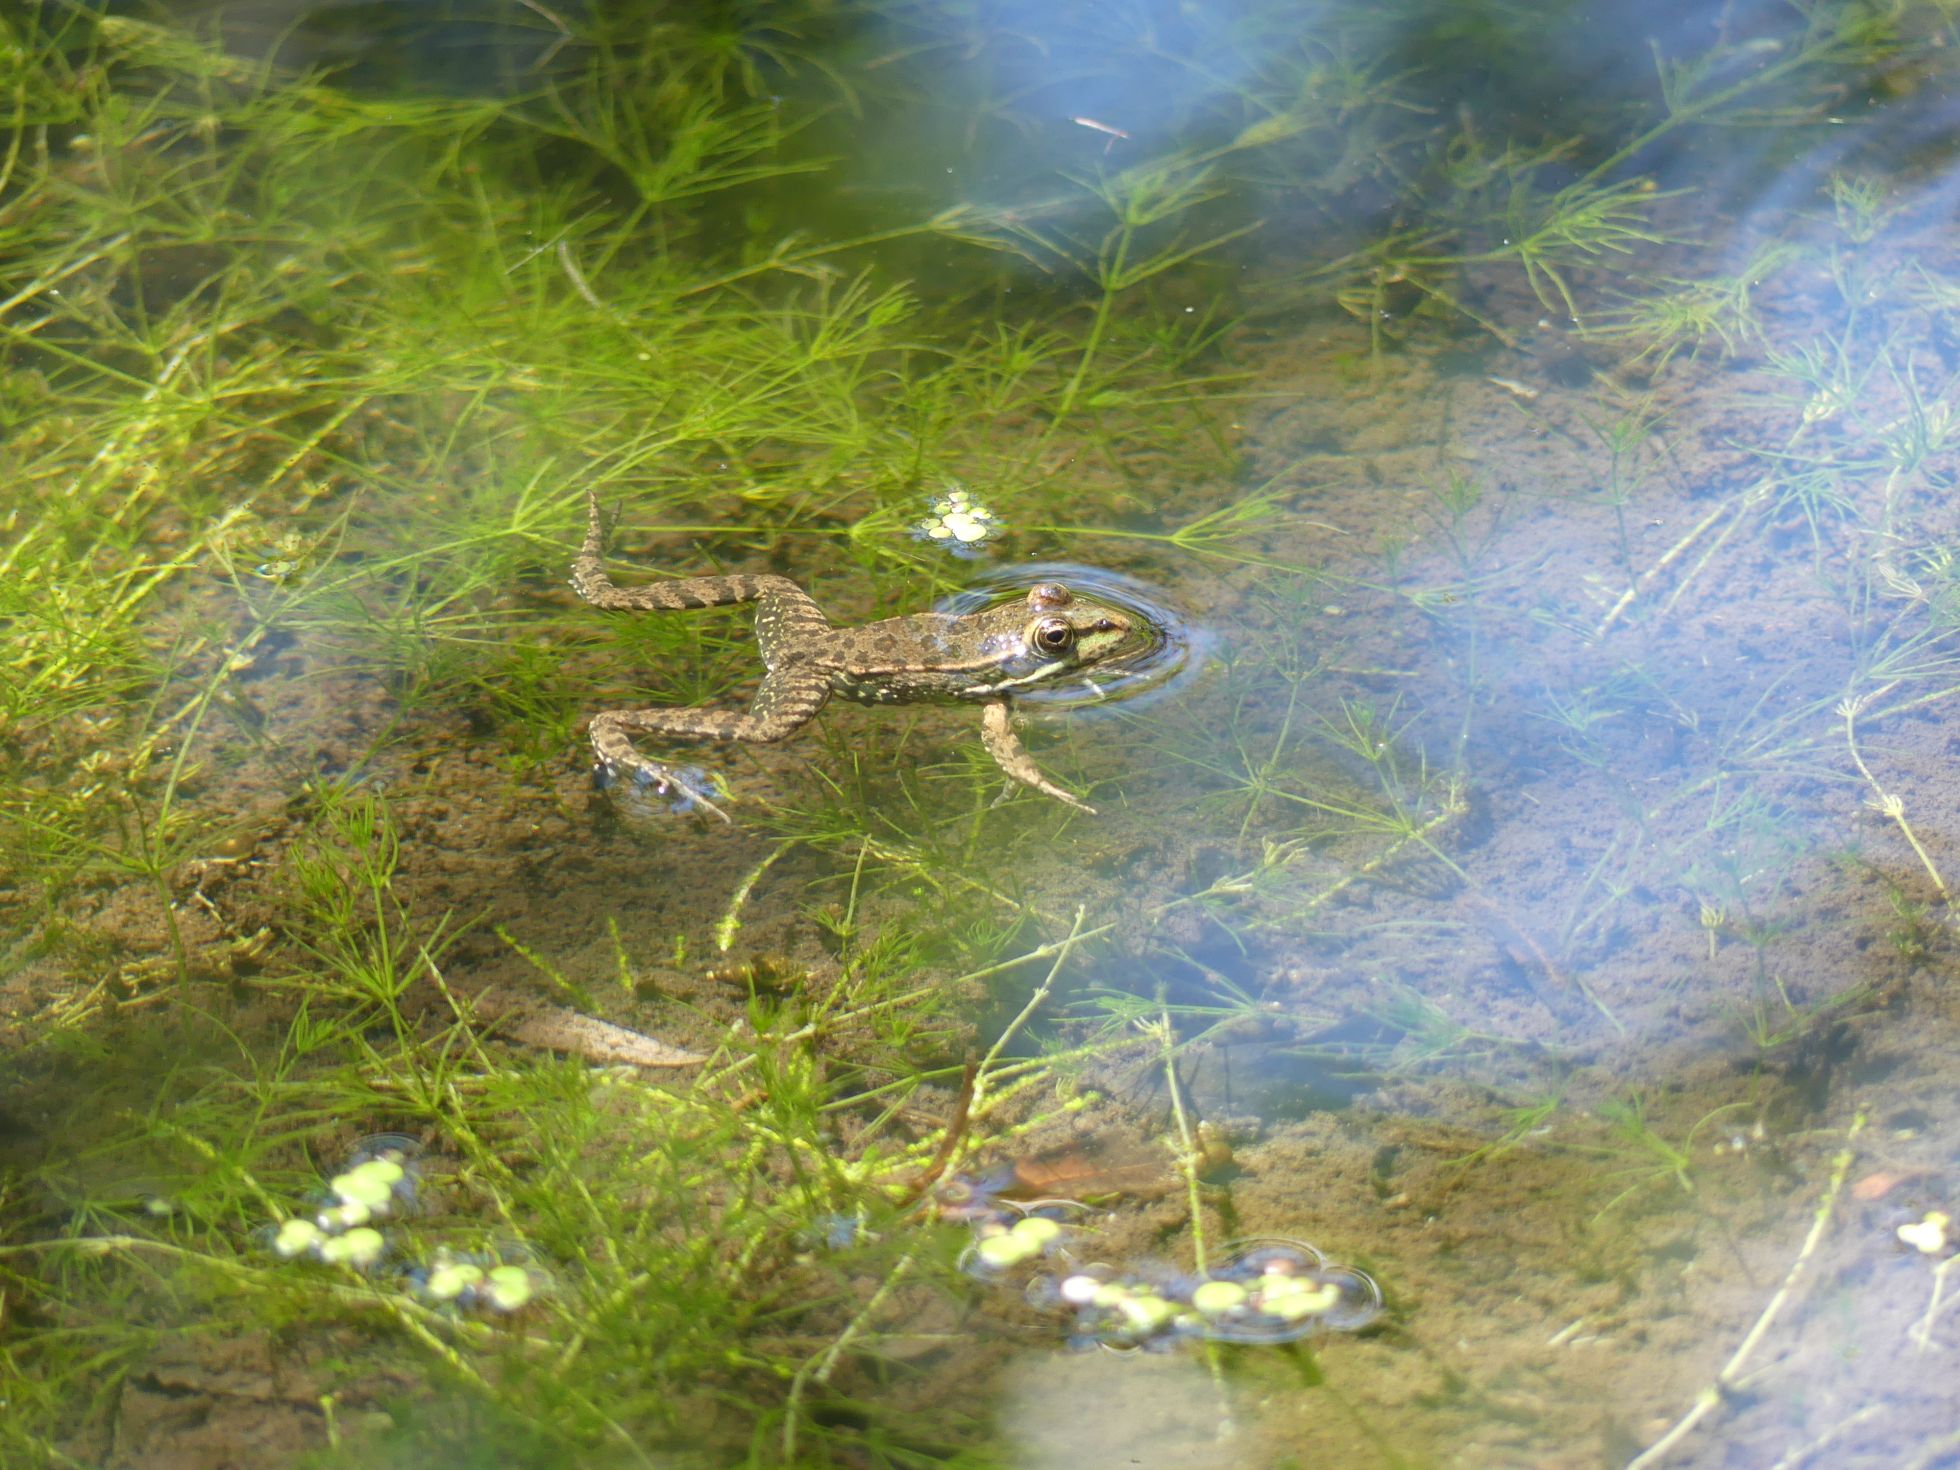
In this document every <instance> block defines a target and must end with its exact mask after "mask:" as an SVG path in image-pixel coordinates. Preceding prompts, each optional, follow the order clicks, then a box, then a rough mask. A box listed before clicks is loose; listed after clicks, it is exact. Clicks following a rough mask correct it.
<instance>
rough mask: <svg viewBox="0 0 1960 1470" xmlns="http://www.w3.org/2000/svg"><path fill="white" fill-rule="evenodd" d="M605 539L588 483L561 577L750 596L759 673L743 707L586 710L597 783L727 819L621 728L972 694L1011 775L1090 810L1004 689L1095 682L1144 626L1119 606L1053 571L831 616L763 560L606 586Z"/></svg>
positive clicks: (765, 734)
mask: <svg viewBox="0 0 1960 1470" xmlns="http://www.w3.org/2000/svg"><path fill="white" fill-rule="evenodd" d="M604 542H605V531H604V527H603V525H602V522H601V518H600V512H599V498H598V496H597V494H596V493H591V492H588V493H587V495H586V523H585V540H584V543H583V544H582V545H581V546H580V548H579V553H578V556H577V558H576V559H575V560H574V561H573V563H572V590H573V591H575V592H576V593H577V594H578V595H579V597H581V598H582V599H584V600H585V601H586V602H588V603H590V604H591V605H592V606H594V607H598V608H603V609H607V610H610V611H619V612H647V611H662V612H668V611H672V612H684V611H690V610H693V609H697V608H710V607H731V606H736V605H738V604H743V603H753V604H754V605H755V641H756V646H757V649H758V651H759V652H760V653H761V655H762V666H763V676H762V683H761V686H760V688H758V689H757V690H756V693H755V696H754V698H753V699H752V700H751V701H750V704H749V707H748V708H747V709H746V710H742V709H732V708H679V707H656V708H648V709H613V710H604V711H601V712H600V713H599V714H596V715H594V716H593V717H592V722H591V725H590V728H589V732H588V733H589V735H590V738H591V741H592V750H593V754H594V756H595V757H596V764H595V766H594V769H593V776H594V778H595V780H597V781H598V782H599V783H600V784H602V785H604V784H609V783H611V782H613V781H617V780H620V779H622V778H623V779H626V780H629V781H631V782H632V783H633V785H635V786H636V787H639V788H641V789H643V790H644V789H648V788H650V789H652V790H653V791H654V792H655V793H656V794H658V795H661V796H667V795H669V794H670V793H675V792H678V793H680V794H681V795H682V796H683V797H684V798H686V799H689V800H691V801H694V802H699V803H700V804H701V805H703V806H705V807H707V808H708V809H709V810H710V811H712V812H714V813H715V815H717V816H719V817H720V818H721V819H722V820H723V821H728V820H730V818H729V817H728V814H727V813H726V812H724V811H722V810H721V809H720V808H719V807H717V806H715V805H714V804H713V803H712V802H709V801H707V800H706V798H705V797H704V796H703V794H702V793H701V792H700V790H699V789H698V784H699V783H698V782H695V781H690V780H689V779H687V778H686V777H684V776H683V775H682V774H681V773H680V772H678V771H676V770H675V769H674V768H673V767H671V766H668V765H666V764H664V763H663V762H660V761H656V760H650V759H648V758H647V757H646V756H644V755H642V754H641V753H640V751H639V750H638V749H637V748H636V747H635V746H634V744H633V738H632V737H633V735H634V734H641V733H643V734H646V735H651V736H653V737H655V738H658V739H664V740H675V741H704V740H730V741H741V742H745V743H752V744H762V745H772V744H775V743H777V742H779V741H783V740H788V739H789V738H790V737H791V736H793V735H795V734H796V733H797V732H798V731H800V730H801V729H803V727H804V726H806V725H808V724H809V723H810V721H811V720H813V719H815V718H816V716H817V713H818V711H820V710H821V709H823V707H824V705H825V704H826V703H828V702H829V700H830V699H831V697H832V696H837V697H839V698H843V699H848V700H853V701H856V702H857V703H860V704H867V705H892V704H914V703H922V702H932V703H956V704H960V703H971V704H978V705H979V706H980V736H981V740H982V743H983V744H984V745H985V746H986V749H987V752H988V754H990V755H991V756H992V757H993V758H994V763H995V764H996V765H998V766H999V767H1000V769H1001V771H1002V772H1003V773H1004V774H1005V775H1006V776H1007V777H1008V778H1009V780H1010V781H1012V782H1017V783H1019V784H1020V785H1022V786H1025V787H1028V788H1030V789H1031V790H1034V791H1038V792H1040V793H1041V794H1042V795H1044V796H1048V797H1052V798H1053V799H1055V800H1056V801H1059V802H1062V803H1063V804H1065V805H1067V806H1070V807H1074V808H1076V809H1077V810H1079V811H1082V812H1086V813H1088V814H1089V815H1091V816H1093V815H1095V810H1096V809H1095V808H1094V807H1092V806H1090V805H1089V803H1087V802H1086V801H1083V800H1082V799H1081V798H1080V797H1078V796H1075V795H1072V794H1071V793H1069V792H1067V791H1064V790H1063V789H1062V788H1061V787H1059V786H1057V785H1055V784H1054V783H1053V782H1052V781H1050V780H1049V779H1048V778H1047V777H1046V776H1044V775H1043V774H1042V772H1041V770H1040V768H1039V767H1038V766H1036V765H1035V763H1034V759H1033V757H1031V756H1030V755H1029V754H1028V753H1027V751H1026V749H1025V748H1024V747H1023V746H1022V745H1021V742H1020V739H1019V737H1018V736H1017V735H1016V734H1015V732H1014V724H1013V706H1014V700H1015V699H1016V697H1017V696H1020V695H1023V694H1027V693H1031V692H1034V691H1038V690H1044V689H1053V688H1058V687H1061V686H1063V685H1066V684H1069V683H1081V684H1083V685H1085V686H1086V687H1087V688H1088V690H1089V691H1090V692H1091V693H1092V694H1093V693H1096V692H1098V687H1097V686H1096V684H1095V683H1094V679H1093V675H1094V674H1095V673H1096V671H1097V670H1098V669H1099V668H1102V667H1104V666H1114V665H1116V664H1118V663H1120V661H1121V659H1122V657H1123V655H1124V654H1125V652H1126V651H1131V650H1133V649H1134V647H1135V645H1136V644H1137V642H1138V640H1139V637H1140V635H1141V634H1142V632H1143V631H1144V630H1142V629H1141V628H1140V627H1139V623H1140V621H1141V620H1140V619H1139V618H1137V617H1135V616H1133V615H1132V614H1131V613H1129V612H1127V611H1125V610H1123V609H1121V608H1118V607H1115V606H1113V605H1111V604H1109V603H1107V602H1105V601H1102V600H1100V599H1097V598H1095V597H1093V596H1088V595H1081V594H1077V593H1076V592H1074V591H1072V590H1071V589H1069V588H1068V587H1066V586H1064V585H1063V584H1061V583H1059V582H1038V583H1036V584H1035V585H1034V586H1032V587H1030V588H1029V589H1028V590H1027V593H1026V594H1025V595H1024V596H1020V597H1016V598H1014V599H1012V600H1011V601H1008V602H1004V603H1000V604H998V605H995V606H991V607H983V608H980V609H978V610H976V611H971V612H958V613H955V612H925V613H912V614H909V615H907V616H903V617H895V618H884V619H881V620H879V621H877V622H872V623H862V624H858V625H855V626H848V627H839V626H837V625H835V624H833V623H832V622H831V621H830V619H829V618H828V617H827V616H826V615H825V614H824V611H823V609H822V608H820V607H819V606H818V605H817V603H816V601H815V599H814V598H812V597H811V596H810V594H809V593H808V592H806V591H804V590H803V588H802V587H800V586H798V585H797V584H796V583H795V582H793V581H791V580H790V579H789V578H787V577H781V576H775V575H772V574H768V573H754V574H749V573H739V574H735V575H730V576H710V577H681V578H676V579H673V580H671V581H664V582H650V583H645V584H642V585H639V586H633V587H621V586H618V585H616V584H615V583H614V582H613V580H612V578H611V577H610V576H609V575H607V572H606V568H605V560H604V549H605V548H604ZM1007 790H1008V791H1012V790H1013V787H1012V786H1010V787H1008V788H1007ZM1003 795H1005V793H1003Z"/></svg>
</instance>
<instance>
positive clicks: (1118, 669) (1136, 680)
mask: <svg viewBox="0 0 1960 1470" xmlns="http://www.w3.org/2000/svg"><path fill="white" fill-rule="evenodd" d="M1037 582H1059V583H1061V584H1062V585H1063V586H1064V587H1066V588H1068V589H1069V591H1071V592H1073V593H1075V594H1076V595H1077V596H1078V597H1093V598H1094V599H1096V601H1098V602H1104V603H1108V604H1109V605H1110V606H1112V607H1114V608H1117V609H1118V610H1120V611H1122V612H1126V613H1130V614H1132V615H1133V616H1134V617H1135V618H1136V619H1137V626H1138V628H1139V629H1140V630H1141V632H1140V635H1139V636H1138V638H1137V639H1136V641H1135V647H1134V649H1133V650H1125V651H1124V652H1123V653H1121V654H1119V655H1118V656H1117V657H1115V658H1113V659H1111V660H1108V661H1106V662H1104V663H1101V664H1098V665H1097V666H1096V668H1095V670H1094V671H1093V672H1092V673H1091V674H1088V675H1085V676H1084V677H1083V678H1081V679H1073V680H1068V681H1066V682H1064V683H1061V684H1057V685H1052V686H1048V687H1045V688H1036V689H1031V690H1027V691H1025V692H1017V694H1016V696H1015V698H1016V702H1017V703H1021V704H1041V705H1048V706H1051V707H1059V708H1062V709H1068V710H1088V709H1090V708H1092V707H1095V706H1110V707H1113V706H1115V705H1117V704H1119V703H1120V704H1124V705H1128V706H1130V707H1131V708H1133V709H1134V708H1135V707H1136V706H1137V704H1138V702H1139V701H1147V700H1156V699H1162V698H1164V697H1165V696H1167V695H1170V694H1172V693H1175V692H1176V691H1177V690H1179V689H1182V688H1183V687H1184V686H1185V685H1186V684H1188V683H1190V681H1191V680H1192V679H1194V678H1196V677H1197V675H1198V672H1199V671H1200V670H1201V669H1203V667H1204V665H1205V660H1206V658H1207V657H1208V656H1209V654H1210V651H1211V648H1212V646H1213V644H1214V643H1215V642H1216V641H1217V640H1216V635H1215V634H1214V633H1213V632H1212V630H1211V629H1209V628H1206V627H1203V626H1202V625H1200V624H1197V623H1194V622H1192V621H1191V619H1190V618H1189V617H1187V616H1186V615H1185V614H1184V613H1183V612H1182V611H1180V610H1179V609H1178V608H1176V607H1174V606H1173V605H1172V604H1171V603H1170V602H1169V601H1168V600H1167V599H1166V597H1165V595H1164V594H1163V592H1162V591H1161V590H1159V589H1158V588H1156V587H1154V586H1152V585H1151V584H1150V583H1148V582H1145V581H1143V580H1142V579H1140V578H1137V577H1131V576H1126V575H1124V574H1123V573H1121V572H1112V571H1107V570H1105V569H1104V568H1102V567H1090V566H1082V565H1080V564H1079V563H1076V562H1065V561H1043V562H1028V563H1024V564H1022V565H1019V566H1012V567H1002V568H1000V569H999V570H997V571H994V572H990V573H988V574H987V575H985V576H984V577H982V578H980V579H979V580H978V581H977V582H975V583H974V585H973V586H971V587H969V588H967V589H966V590H965V591H963V592H957V593H955V594H954V595H953V596H951V597H948V598H945V599H944V600H942V601H941V602H940V603H939V605H938V610H939V611H940V612H945V613H954V614H966V613H972V612H978V611H979V610H980V609H982V608H986V607H993V606H996V605H998V604H1000V603H1003V602H1011V601H1013V600H1014V599H1016V598H1019V597H1024V596H1026V595H1027V591H1028V589H1029V588H1030V587H1032V586H1034V585H1035V584H1036V583H1037Z"/></svg>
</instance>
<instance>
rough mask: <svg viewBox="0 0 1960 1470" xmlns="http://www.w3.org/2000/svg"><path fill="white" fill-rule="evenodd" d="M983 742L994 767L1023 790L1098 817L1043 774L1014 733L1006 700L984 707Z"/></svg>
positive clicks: (990, 703)
mask: <svg viewBox="0 0 1960 1470" xmlns="http://www.w3.org/2000/svg"><path fill="white" fill-rule="evenodd" d="M980 738H981V740H983V741H984V742H985V743H986V746H987V754H988V755H990V756H992V757H993V758H994V764H995V765H997V766H999V767H1000V768H1001V769H1002V770H1003V771H1005V772H1007V774H1008V775H1009V776H1011V777H1013V778H1014V779H1015V780H1016V781H1019V782H1020V783H1021V784H1022V785H1023V786H1032V787H1033V788H1034V789H1035V790H1036V791H1039V792H1040V793H1041V794H1042V795H1043V796H1052V797H1054V798H1055V800H1057V801H1060V802H1065V803H1067V804H1068V805H1069V806H1072V807H1075V808H1076V809H1077V810H1079V811H1085V812H1087V813H1088V814H1089V815H1090V816H1092V817H1093V816H1094V815H1095V814H1096V809H1095V808H1094V807H1092V806H1090V805H1089V803H1088V802H1086V801H1083V800H1081V799H1079V798H1077V797H1073V796H1070V795H1069V794H1068V793H1067V792H1066V791H1064V790H1062V788H1061V787H1059V786H1057V785H1056V784H1055V783H1054V782H1052V781H1050V780H1049V779H1048V778H1047V777H1046V776H1044V775H1042V774H1041V768H1040V767H1039V766H1037V765H1036V764H1035V763H1034V758H1033V757H1032V756H1030V755H1029V754H1028V753H1027V751H1026V749H1025V748H1023V746H1022V745H1021V740H1020V737H1019V736H1017V735H1016V734H1015V733H1014V723H1013V717H1012V714H1011V712H1010V711H1009V709H1008V705H1007V701H1006V700H1004V699H990V700H988V701H987V702H986V704H985V705H983V706H981V712H980Z"/></svg>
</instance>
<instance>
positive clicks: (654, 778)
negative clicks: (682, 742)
mask: <svg viewBox="0 0 1960 1470" xmlns="http://www.w3.org/2000/svg"><path fill="white" fill-rule="evenodd" d="M619 714H620V712H611V713H607V714H602V715H597V716H594V718H593V721H592V748H593V750H594V752H595V753H596V754H597V755H598V757H599V759H598V761H597V763H596V764H594V766H593V767H592V776H593V780H594V781H595V782H596V783H597V784H598V785H600V786H601V787H604V786H609V785H611V784H612V783H613V782H615V781H624V782H626V783H627V784H628V785H629V786H631V787H632V788H633V789H634V790H636V791H641V792H651V793H652V794H653V795H655V796H657V797H660V798H662V799H663V800H669V801H671V802H672V804H673V808H674V810H675V811H676V812H687V811H692V810H693V809H694V808H695V807H697V806H699V807H705V808H707V810H709V811H711V812H713V813H714V814H715V815H716V816H718V817H720V818H721V819H722V820H723V821H724V822H730V823H732V822H733V820H734V819H733V818H732V817H730V816H729V815H728V813H727V812H725V811H723V810H722V809H721V808H720V807H718V806H716V805H715V803H714V802H713V801H711V800H709V798H708V791H707V787H708V780H707V777H706V776H705V775H704V774H703V773H702V772H700V771H697V770H694V769H692V768H689V769H688V770H684V771H680V770H675V769H674V767H672V766H670V765H667V764H665V763H664V762H661V761H651V760H648V759H647V758H646V757H645V756H643V755H641V754H640V753H639V751H637V750H636V749H634V748H633V742H632V741H631V740H629V739H627V737H626V732H625V731H624V730H623V729H622V728H621V725H622V723H624V722H623V721H622V720H621V719H620V717H619Z"/></svg>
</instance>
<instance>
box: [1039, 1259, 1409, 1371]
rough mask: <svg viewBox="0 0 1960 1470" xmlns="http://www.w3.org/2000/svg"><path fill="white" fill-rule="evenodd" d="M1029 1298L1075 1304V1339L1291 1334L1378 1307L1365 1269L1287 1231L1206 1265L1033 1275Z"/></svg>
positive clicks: (1149, 1343) (1277, 1337) (1279, 1338)
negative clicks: (1286, 1236) (1337, 1262)
mask: <svg viewBox="0 0 1960 1470" xmlns="http://www.w3.org/2000/svg"><path fill="white" fill-rule="evenodd" d="M1028 1295H1029V1300H1030V1301H1033V1302H1034V1303H1035V1304H1036V1305H1038V1306H1050V1307H1060V1308H1064V1309H1072V1310H1073V1312H1074V1314H1075V1321H1074V1324H1073V1327H1072V1328H1071V1331H1070V1334H1069V1340H1070V1342H1071V1343H1073V1344H1076V1345H1078V1346H1085V1347H1086V1346H1090V1345H1095V1344H1102V1345H1107V1346H1113V1347H1153V1348H1163V1347H1169V1346H1171V1345H1173V1344H1174V1343H1176V1342H1177V1341H1179V1340H1180V1339H1182V1338H1189V1337H1203V1338H1209V1339H1210V1340H1211V1341H1213V1342H1241V1343H1280V1342H1294V1341H1297V1340H1298V1339H1300V1338H1302V1337H1305V1336H1307V1335H1308V1334H1310V1333H1313V1332H1355V1331H1358V1330H1359V1329H1361V1328H1363V1327H1366V1326H1367V1325H1368V1324H1369V1323H1371V1322H1373V1321H1374V1320H1375V1319H1376V1318H1377V1317H1379V1316H1380V1315H1381V1313H1382V1294H1381V1288H1380V1287H1378V1286H1376V1285H1375V1283H1374V1280H1373V1278H1371V1277H1370V1276H1369V1275H1368V1274H1367V1273H1366V1272H1364V1271H1357V1270H1355V1269H1354V1268H1353V1267H1351V1266H1334V1265H1329V1264H1328V1262H1327V1260H1326V1258H1325V1257H1323V1256H1322V1255H1321V1253H1320V1252H1319V1251H1317V1250H1315V1249H1314V1248H1313V1247H1312V1246H1310V1245H1307V1244H1305V1243H1303V1242H1300V1241H1293V1240H1262V1241H1251V1242H1246V1243H1244V1244H1243V1245H1242V1247H1241V1248H1240V1249H1239V1250H1237V1251H1236V1252H1234V1253H1233V1254H1232V1255H1231V1256H1229V1257H1227V1258H1226V1259H1225V1260H1224V1261H1223V1262H1221V1263H1220V1264H1219V1265H1217V1266H1214V1267H1213V1268H1212V1269H1211V1270H1210V1271H1207V1272H1204V1273H1203V1274H1195V1273H1173V1272H1169V1271H1153V1270H1128V1271H1123V1270H1117V1269H1114V1268H1111V1267H1107V1266H1089V1267H1085V1268H1083V1269H1082V1270H1079V1271H1074V1272H1071V1273H1070V1274H1068V1275H1065V1276H1060V1277H1048V1278H1045V1279H1041V1280H1037V1281H1036V1282H1034V1283H1033V1284H1032V1285H1031V1286H1030V1288H1029V1293H1028Z"/></svg>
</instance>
